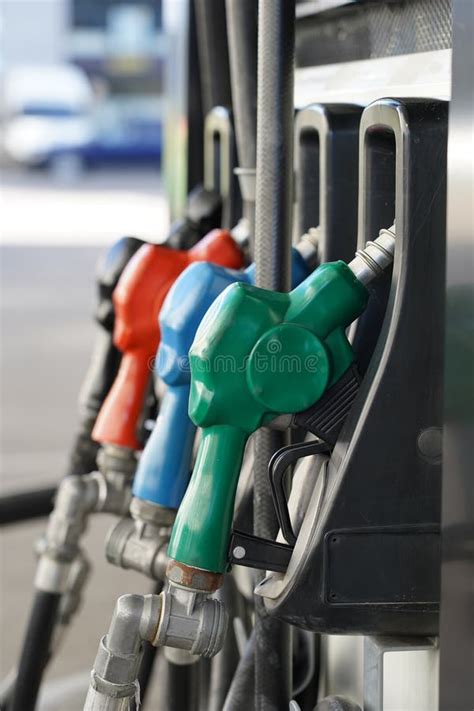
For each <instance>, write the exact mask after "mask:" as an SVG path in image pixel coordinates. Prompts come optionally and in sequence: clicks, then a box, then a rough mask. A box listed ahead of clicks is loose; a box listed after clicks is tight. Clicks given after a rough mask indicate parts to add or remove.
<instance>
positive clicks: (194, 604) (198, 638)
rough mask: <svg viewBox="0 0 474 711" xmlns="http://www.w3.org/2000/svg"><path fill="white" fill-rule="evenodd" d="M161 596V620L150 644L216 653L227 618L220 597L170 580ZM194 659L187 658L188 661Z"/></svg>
mask: <svg viewBox="0 0 474 711" xmlns="http://www.w3.org/2000/svg"><path fill="white" fill-rule="evenodd" d="M161 597H162V609H161V619H160V624H159V627H158V630H157V633H156V637H155V639H154V640H153V642H152V644H154V645H155V646H160V647H164V646H168V647H175V648H177V649H184V650H186V651H187V652H189V653H190V654H191V655H199V656H201V657H213V656H214V655H215V654H217V652H219V650H220V649H221V648H222V645H223V644H224V639H225V635H226V630H227V620H228V616H227V612H226V610H225V606H224V604H223V603H222V602H221V601H220V600H217V599H216V598H211V597H209V595H207V594H206V593H202V592H200V591H198V590H191V589H189V588H181V587H179V586H177V585H173V583H169V584H168V587H167V588H166V590H164V591H163V592H162V593H161ZM193 661H194V660H193V659H192V658H189V662H190V663H192V662H193ZM181 663H183V661H181Z"/></svg>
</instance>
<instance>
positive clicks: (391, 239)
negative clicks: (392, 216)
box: [349, 223, 395, 284]
mask: <svg viewBox="0 0 474 711" xmlns="http://www.w3.org/2000/svg"><path fill="white" fill-rule="evenodd" d="M394 253H395V223H393V225H392V226H391V227H389V228H388V229H383V230H380V232H379V236H378V237H377V239H376V240H374V241H373V242H367V244H366V245H365V248H364V249H359V250H358V251H357V252H356V256H355V257H354V259H353V260H352V261H351V262H350V263H349V269H351V270H352V271H353V272H354V274H355V276H356V277H357V279H358V280H359V281H361V282H362V283H363V284H368V283H369V282H371V281H372V280H373V279H375V278H376V277H377V276H379V274H381V273H382V272H383V271H384V269H386V268H387V267H388V266H390V264H391V263H392V262H393V255H394Z"/></svg>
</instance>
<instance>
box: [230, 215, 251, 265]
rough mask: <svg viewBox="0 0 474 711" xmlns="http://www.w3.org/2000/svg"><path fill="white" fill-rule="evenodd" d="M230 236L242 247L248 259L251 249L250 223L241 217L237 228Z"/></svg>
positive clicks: (233, 229) (234, 228)
mask: <svg viewBox="0 0 474 711" xmlns="http://www.w3.org/2000/svg"><path fill="white" fill-rule="evenodd" d="M230 234H231V235H232V238H233V240H234V242H235V243H236V244H237V245H238V247H240V249H241V250H242V252H243V253H244V255H245V256H246V257H248V256H249V255H248V250H249V247H250V222H249V221H248V219H247V218H246V217H241V218H240V220H239V221H238V222H237V224H236V225H235V227H233V228H232V230H231V232H230Z"/></svg>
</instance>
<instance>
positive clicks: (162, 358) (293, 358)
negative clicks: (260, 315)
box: [148, 338, 321, 375]
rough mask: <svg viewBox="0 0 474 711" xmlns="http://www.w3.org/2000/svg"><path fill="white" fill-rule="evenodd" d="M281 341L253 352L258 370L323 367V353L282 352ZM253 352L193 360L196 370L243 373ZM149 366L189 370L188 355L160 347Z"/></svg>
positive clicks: (161, 370)
mask: <svg viewBox="0 0 474 711" xmlns="http://www.w3.org/2000/svg"><path fill="white" fill-rule="evenodd" d="M282 348H283V347H282V344H281V342H280V341H279V340H278V339H276V338H273V339H270V340H269V341H268V343H267V344H266V351H267V352H266V353H260V352H258V351H257V352H256V353H255V354H254V356H253V367H254V369H255V371H256V372H257V373H275V374H278V375H294V374H300V373H312V374H314V373H317V372H318V370H319V367H320V360H321V359H320V356H318V355H305V356H301V355H300V354H297V353H293V354H292V353H287V352H285V353H282ZM249 359H250V355H246V356H243V357H241V356H239V357H236V356H234V355H231V354H226V355H224V354H222V355H217V356H214V357H211V358H203V357H201V358H199V359H195V361H194V372H195V373H224V374H229V375H231V374H235V373H243V372H245V370H246V369H247V365H248V362H249ZM148 367H149V368H150V370H155V371H156V372H159V373H168V372H171V371H175V372H178V373H190V372H191V367H190V362H189V357H188V356H179V357H178V358H177V359H176V358H175V357H174V355H173V354H172V353H171V352H170V351H169V350H168V349H161V348H160V350H159V351H158V356H157V357H153V358H150V359H149V361H148Z"/></svg>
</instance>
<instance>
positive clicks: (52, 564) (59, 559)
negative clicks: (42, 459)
mask: <svg viewBox="0 0 474 711" xmlns="http://www.w3.org/2000/svg"><path fill="white" fill-rule="evenodd" d="M122 449H123V448H120V447H114V448H108V447H107V448H106V449H105V451H104V455H103V456H102V471H101V472H92V473H91V474H87V475H85V476H68V477H66V478H65V479H63V480H62V482H61V484H60V485H59V488H58V493H57V495H56V501H55V503H54V509H53V512H52V513H51V515H50V517H49V521H48V527H47V530H46V535H45V536H44V538H43V539H42V540H41V542H40V544H39V546H38V551H39V554H40V555H39V561H38V567H37V571H36V578H35V587H36V589H37V590H43V591H45V592H51V593H59V594H62V593H65V592H66V591H67V589H68V581H69V575H70V570H71V566H72V564H73V562H74V560H75V559H76V558H77V556H78V555H79V543H80V540H81V537H82V534H83V533H84V531H85V529H86V527H87V522H88V518H89V515H90V514H91V513H92V512H94V511H104V512H108V513H115V514H118V515H124V514H125V513H126V512H127V511H128V508H129V506H130V500H131V482H132V478H133V473H134V471H135V468H134V466H133V467H132V462H135V464H136V459H135V457H132V456H131V454H130V452H131V450H124V451H123V452H121V450H122Z"/></svg>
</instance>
